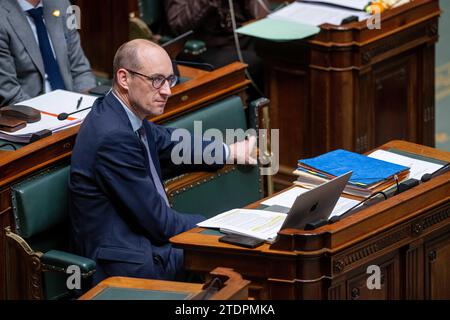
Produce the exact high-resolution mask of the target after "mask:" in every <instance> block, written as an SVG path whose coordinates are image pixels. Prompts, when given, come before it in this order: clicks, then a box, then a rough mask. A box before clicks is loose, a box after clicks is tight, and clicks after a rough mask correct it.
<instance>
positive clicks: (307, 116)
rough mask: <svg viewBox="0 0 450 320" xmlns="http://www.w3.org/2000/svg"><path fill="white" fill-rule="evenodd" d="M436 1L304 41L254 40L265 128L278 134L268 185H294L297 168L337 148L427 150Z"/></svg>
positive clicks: (327, 29) (328, 29)
mask: <svg viewBox="0 0 450 320" xmlns="http://www.w3.org/2000/svg"><path fill="white" fill-rule="evenodd" d="M439 14H440V10H439V2H438V1H437V0H417V1H414V2H411V3H409V4H406V5H403V6H400V7H398V8H395V9H392V10H388V11H386V12H385V13H383V14H382V18H381V29H379V30H377V29H374V30H370V29H368V28H367V25H366V23H365V22H364V21H363V22H353V23H349V24H346V25H342V26H334V25H329V24H324V25H322V26H321V31H320V32H319V33H318V34H317V35H315V36H313V37H311V38H309V39H308V40H304V41H291V42H284V43H276V44H274V43H273V42H270V41H265V40H258V41H257V43H256V50H257V53H258V54H259V55H260V56H261V57H262V58H263V60H264V64H265V69H266V72H265V74H266V75H268V76H269V77H268V78H267V80H266V83H267V88H266V89H267V94H268V95H269V98H270V100H271V109H272V110H271V115H272V119H271V127H272V128H279V129H280V168H283V170H281V173H282V175H279V176H278V177H277V178H276V179H275V181H276V182H277V183H278V184H279V185H280V186H282V185H286V183H288V180H292V179H294V178H295V177H293V176H291V177H289V176H286V174H289V172H292V171H293V169H294V167H295V166H296V163H297V160H298V159H300V158H304V157H311V156H317V155H319V154H322V153H324V152H327V151H330V150H333V149H336V148H345V149H348V150H352V151H356V152H359V153H362V152H366V151H367V150H370V149H372V148H375V147H376V146H379V145H381V144H383V143H385V142H387V141H390V140H393V139H402V140H407V141H411V142H416V143H420V144H423V145H428V146H434V130H435V128H434V103H435V102H434V67H435V63H434V59H435V58H434V44H435V43H436V41H437V39H438V35H437V30H438V29H437V26H438V18H439Z"/></svg>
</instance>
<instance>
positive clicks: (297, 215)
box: [280, 171, 352, 230]
mask: <svg viewBox="0 0 450 320" xmlns="http://www.w3.org/2000/svg"><path fill="white" fill-rule="evenodd" d="M351 175H352V172H351V171H350V172H347V173H345V174H343V175H341V176H339V177H337V178H334V179H333V180H330V181H328V182H326V183H324V184H321V185H320V186H317V187H315V188H314V189H311V190H310V191H308V192H305V193H302V194H300V195H299V196H298V197H297V199H295V201H294V204H293V205H292V207H291V209H290V210H289V212H288V214H287V217H286V219H285V220H284V223H283V225H282V226H281V228H280V230H283V229H287V228H293V229H304V228H305V226H307V225H308V224H310V223H314V222H317V221H320V220H325V221H326V220H328V218H329V217H330V215H331V213H332V212H333V209H334V207H335V205H336V203H337V202H338V200H339V197H340V196H341V194H342V191H344V188H345V186H346V185H347V183H348V181H349V180H350V177H351Z"/></svg>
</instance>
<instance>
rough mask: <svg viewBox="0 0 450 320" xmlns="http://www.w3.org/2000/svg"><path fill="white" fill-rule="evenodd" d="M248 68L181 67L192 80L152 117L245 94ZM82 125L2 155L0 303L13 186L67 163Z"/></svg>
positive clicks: (11, 219) (164, 117) (165, 116)
mask: <svg viewBox="0 0 450 320" xmlns="http://www.w3.org/2000/svg"><path fill="white" fill-rule="evenodd" d="M245 68H246V65H244V64H241V63H238V62H236V63H233V64H230V65H228V66H225V67H223V68H220V69H217V70H215V71H212V72H206V71H198V70H193V69H191V68H187V67H181V73H182V76H187V77H191V78H192V79H191V80H189V81H187V82H184V83H182V84H180V85H177V86H175V87H174V88H173V89H172V93H173V95H172V96H171V97H170V98H169V101H168V103H167V106H166V109H165V113H164V114H162V115H160V116H158V117H154V118H151V119H150V120H152V121H153V122H155V123H164V122H165V121H168V120H170V119H172V118H174V117H176V116H179V115H181V114H183V113H185V112H188V111H191V110H195V109H199V108H203V107H206V106H208V105H209V104H211V103H213V102H215V101H218V100H221V99H223V98H225V97H227V96H230V95H235V94H238V95H242V96H243V95H244V90H245V88H246V87H247V86H248V84H249V81H248V80H247V79H246V77H245ZM78 129H79V126H76V127H72V128H69V129H67V130H63V131H60V132H58V133H55V134H53V135H52V136H49V137H47V138H44V139H42V140H39V141H37V142H34V143H31V144H29V145H26V146H24V147H22V148H20V149H18V150H16V151H1V153H0V300H3V299H6V298H7V297H6V292H7V291H6V286H11V287H12V288H14V286H15V284H8V283H6V270H5V263H6V257H5V233H4V230H5V228H6V227H8V226H11V227H12V229H13V230H15V225H14V217H13V213H12V204H11V191H10V187H11V185H13V184H15V183H17V182H19V181H21V180H23V179H26V178H27V177H29V176H30V175H31V174H34V173H36V172H38V171H42V170H45V169H47V168H50V167H52V166H55V165H58V164H61V163H68V162H69V161H70V155H71V152H72V148H73V145H74V143H75V138H76V135H77V132H78Z"/></svg>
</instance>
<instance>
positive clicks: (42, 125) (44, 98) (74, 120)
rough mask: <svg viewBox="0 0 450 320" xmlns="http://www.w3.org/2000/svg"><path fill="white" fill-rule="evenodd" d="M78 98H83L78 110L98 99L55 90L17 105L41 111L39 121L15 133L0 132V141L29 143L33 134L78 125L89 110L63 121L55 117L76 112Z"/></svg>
mask: <svg viewBox="0 0 450 320" xmlns="http://www.w3.org/2000/svg"><path fill="white" fill-rule="evenodd" d="M80 97H83V100H82V102H81V105H80V106H79V108H78V109H84V108H87V107H90V106H92V105H93V104H94V101H95V100H96V99H97V98H98V97H95V96H89V95H85V94H80V93H75V92H70V91H65V90H55V91H52V92H49V93H46V94H43V95H40V96H38V97H36V98H33V99H29V100H26V101H22V102H19V103H17V104H20V105H25V106H29V107H33V108H35V109H37V110H39V111H41V120H40V121H38V122H35V123H28V124H27V126H26V127H25V128H23V129H20V130H17V131H15V132H4V131H0V139H4V140H8V141H12V142H19V143H27V142H29V141H30V138H31V136H32V134H33V133H36V132H39V131H41V130H44V129H48V130H51V131H52V132H57V131H60V130H63V129H66V128H69V127H72V126H74V125H77V124H79V123H80V122H82V121H83V119H84V118H85V117H86V116H87V115H88V113H89V111H90V109H89V110H86V111H81V112H78V113H76V114H74V115H71V116H69V117H68V118H67V119H66V120H63V121H60V120H58V118H57V117H58V114H60V113H62V112H66V113H71V112H74V111H76V110H77V109H76V106H77V102H78V100H79V99H80Z"/></svg>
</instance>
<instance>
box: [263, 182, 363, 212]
mask: <svg viewBox="0 0 450 320" xmlns="http://www.w3.org/2000/svg"><path fill="white" fill-rule="evenodd" d="M307 191H309V190H308V189H306V188H301V187H295V188H292V189H289V190H287V191H285V192H282V193H280V194H278V195H276V196H274V197H272V198H270V199H267V200H266V201H264V202H262V203H261V204H263V205H266V206H274V205H278V206H282V207H287V208H291V207H292V205H293V204H294V201H295V199H296V198H297V197H298V196H299V195H300V194H302V193H305V192H307ZM358 202H359V201H357V200H353V199H348V198H344V197H340V198H339V200H338V202H337V203H336V206H335V207H334V209H333V211H332V212H331V214H330V217H329V218H331V217H333V216H338V215H341V214H343V213H344V212H345V211H347V210H348V209H350V208H351V207H353V206H354V205H356V204H357V203H358Z"/></svg>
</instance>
